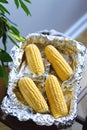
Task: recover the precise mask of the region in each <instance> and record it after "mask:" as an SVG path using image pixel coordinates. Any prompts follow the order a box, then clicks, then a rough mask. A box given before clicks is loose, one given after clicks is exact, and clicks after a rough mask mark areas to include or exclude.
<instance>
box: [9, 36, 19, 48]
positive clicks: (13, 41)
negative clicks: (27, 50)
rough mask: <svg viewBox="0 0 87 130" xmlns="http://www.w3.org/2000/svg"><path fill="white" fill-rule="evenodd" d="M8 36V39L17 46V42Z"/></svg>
mask: <svg viewBox="0 0 87 130" xmlns="http://www.w3.org/2000/svg"><path fill="white" fill-rule="evenodd" d="M8 38H9V39H10V41H11V42H12V43H13V44H14V45H16V46H17V47H18V48H19V46H18V44H17V43H16V42H15V40H14V39H13V38H12V37H10V36H9V35H8Z"/></svg>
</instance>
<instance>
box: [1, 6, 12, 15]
mask: <svg viewBox="0 0 87 130" xmlns="http://www.w3.org/2000/svg"><path fill="white" fill-rule="evenodd" d="M0 10H1V11H2V12H3V13H8V14H9V15H10V12H9V11H8V10H7V9H6V8H5V7H4V6H3V5H1V4H0Z"/></svg>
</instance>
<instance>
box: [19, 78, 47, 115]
mask: <svg viewBox="0 0 87 130" xmlns="http://www.w3.org/2000/svg"><path fill="white" fill-rule="evenodd" d="M18 87H19V90H20V92H21V94H22V95H23V97H24V99H25V101H26V102H27V103H28V105H29V107H31V108H32V109H33V110H34V111H36V112H39V113H46V112H48V105H47V103H46V101H45V99H44V97H43V96H42V94H41V93H40V91H39V89H38V88H37V87H36V85H35V83H34V82H33V80H32V79H30V78H27V77H24V78H21V79H20V80H19V81H18Z"/></svg>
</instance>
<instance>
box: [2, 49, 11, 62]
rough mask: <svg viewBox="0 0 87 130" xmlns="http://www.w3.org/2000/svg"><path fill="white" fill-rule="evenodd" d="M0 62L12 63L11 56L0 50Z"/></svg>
mask: <svg viewBox="0 0 87 130" xmlns="http://www.w3.org/2000/svg"><path fill="white" fill-rule="evenodd" d="M0 60H1V61H2V62H12V58H11V56H10V55H9V54H8V53H7V52H6V51H4V50H2V49H0Z"/></svg>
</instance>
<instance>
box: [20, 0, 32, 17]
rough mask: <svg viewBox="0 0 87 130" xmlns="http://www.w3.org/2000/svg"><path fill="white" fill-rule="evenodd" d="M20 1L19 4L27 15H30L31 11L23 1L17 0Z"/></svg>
mask: <svg viewBox="0 0 87 130" xmlns="http://www.w3.org/2000/svg"><path fill="white" fill-rule="evenodd" d="M19 1H20V4H21V7H22V9H23V10H24V12H25V13H26V14H27V15H30V16H31V13H30V11H29V9H28V7H27V6H26V5H25V4H24V2H23V1H22V0H19Z"/></svg>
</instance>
